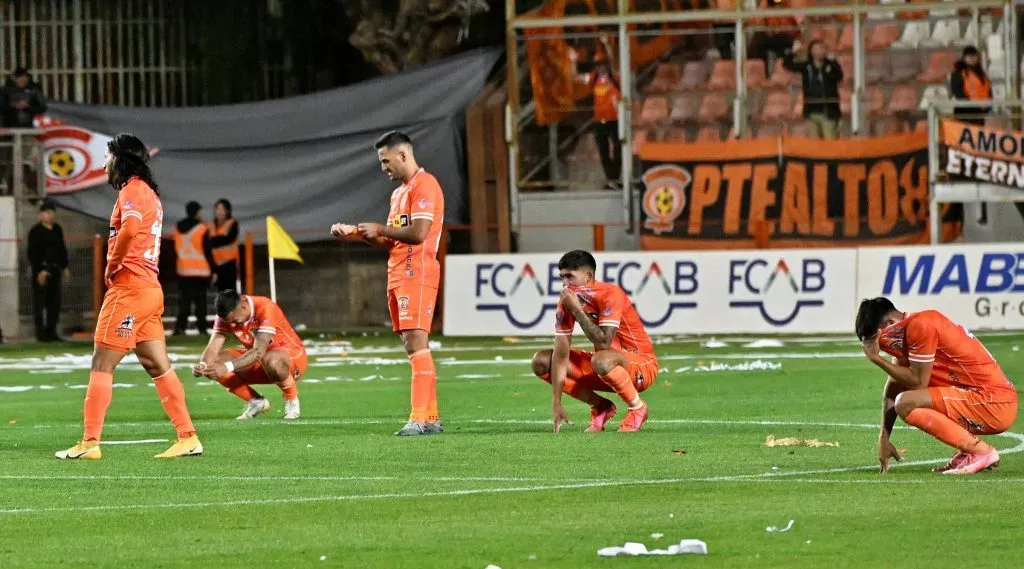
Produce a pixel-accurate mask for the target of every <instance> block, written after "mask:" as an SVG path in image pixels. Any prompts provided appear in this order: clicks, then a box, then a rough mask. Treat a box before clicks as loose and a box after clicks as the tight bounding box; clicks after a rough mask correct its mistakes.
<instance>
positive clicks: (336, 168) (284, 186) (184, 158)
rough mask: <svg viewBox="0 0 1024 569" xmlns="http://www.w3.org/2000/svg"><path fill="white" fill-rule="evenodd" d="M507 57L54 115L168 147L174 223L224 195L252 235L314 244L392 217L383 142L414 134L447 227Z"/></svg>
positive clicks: (165, 189)
mask: <svg viewBox="0 0 1024 569" xmlns="http://www.w3.org/2000/svg"><path fill="white" fill-rule="evenodd" d="M498 57H499V52H498V50H495V49H482V50H474V51H470V52H466V53H464V54H461V55H457V56H454V57H451V58H448V59H445V60H443V61H440V62H438V63H435V64H431V65H427V66H424V67H420V68H418V69H415V70H413V71H409V72H406V73H400V74H395V75H389V76H386V77H382V78H379V79H375V80H372V81H367V82H364V83H360V84H357V85H354V86H350V87H343V88H340V89H334V90H330V91H324V92H320V93H314V94H311V95H305V96H301V97H293V98H288V99H278V100H273V101H264V102H259V103H248V104H240V105H225V106H216V107H187V108H159V109H152V108H131V107H105V106H93V105H73V104H66V103H52V104H51V106H50V112H51V113H52V114H53V115H54V116H55V117H57V118H59V119H61V120H63V121H65V122H67V123H69V124H73V125H76V126H80V127H83V128H87V129H90V130H93V131H95V132H99V133H103V134H107V135H114V134H117V133H119V132H130V133H133V134H135V135H136V136H138V137H139V138H141V139H142V141H143V142H145V143H146V144H147V145H149V146H151V147H156V148H158V149H159V151H158V153H157V154H156V156H154V158H153V161H152V162H151V164H152V167H153V171H154V174H155V177H156V180H157V182H158V183H159V184H160V193H161V199H162V201H163V205H164V218H165V221H164V224H165V226H168V227H169V226H170V225H171V223H173V222H174V221H176V220H177V219H179V218H181V217H184V216H185V204H186V203H187V202H189V201H191V200H195V201H198V202H200V203H202V204H203V205H204V206H205V208H206V212H205V214H206V216H207V218H209V217H210V216H211V215H212V208H213V203H214V201H215V200H217V199H218V198H221V197H224V198H227V199H229V200H231V202H232V205H233V206H234V213H235V217H237V218H238V219H239V222H240V223H241V224H242V227H243V229H244V228H246V227H248V228H252V229H254V230H259V231H261V230H262V228H264V227H265V225H264V221H263V220H264V217H265V216H267V215H274V216H275V217H276V218H277V219H278V221H280V222H281V224H282V225H283V226H284V227H285V228H286V229H288V230H291V231H295V233H294V234H293V236H294V237H295V239H296V240H297V241H314V240H320V239H326V238H328V235H327V232H328V229H329V227H330V225H331V224H332V223H335V222H338V221H345V222H359V221H383V220H384V218H385V217H386V216H387V210H388V198H389V197H390V195H391V190H392V189H393V188H394V183H392V182H390V181H389V180H388V179H387V177H386V176H385V175H384V174H383V173H381V171H380V167H379V165H378V164H377V156H376V153H375V151H374V150H373V141H374V140H375V139H376V138H377V137H378V136H380V135H381V134H382V133H384V132H386V131H388V130H392V129H401V130H403V131H405V132H406V133H407V134H409V136H411V137H412V139H413V142H414V143H415V145H416V155H417V158H418V160H419V162H420V164H421V165H422V166H423V167H425V168H426V169H427V170H429V171H430V172H432V173H433V174H434V175H435V176H437V178H438V180H439V181H440V183H441V187H442V188H443V190H444V194H445V218H446V220H450V221H452V222H456V223H460V222H464V221H466V216H467V208H466V198H465V196H466V179H465V168H464V161H465V160H464V158H465V155H464V147H463V142H462V125H463V110H464V109H465V107H466V106H467V105H468V104H469V103H470V102H472V100H473V99H474V98H475V97H476V96H477V94H478V93H479V92H480V91H481V90H482V89H483V87H484V84H485V82H486V80H487V76H488V74H489V73H490V71H491V70H492V68H493V67H494V65H495V63H496V61H497V59H498ZM115 197H116V196H115V192H114V190H113V189H112V188H111V187H110V186H109V185H103V186H101V187H97V188H91V189H88V190H83V191H79V192H75V193H71V194H63V195H57V196H55V200H56V201H57V202H58V203H59V204H60V205H62V206H64V207H67V208H69V209H73V210H76V211H81V212H83V213H86V214H89V215H92V216H95V217H100V218H107V217H109V216H110V210H111V208H112V207H113V204H114V200H115ZM301 230H319V231H317V232H308V231H301ZM256 237H257V242H259V241H260V240H261V239H262V238H263V235H262V234H261V233H257V234H256Z"/></svg>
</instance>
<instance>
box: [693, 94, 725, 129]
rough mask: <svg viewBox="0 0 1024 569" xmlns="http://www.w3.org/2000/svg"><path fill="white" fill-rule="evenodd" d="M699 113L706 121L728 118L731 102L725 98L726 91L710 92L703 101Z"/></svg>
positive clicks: (700, 117) (699, 116) (703, 120)
mask: <svg viewBox="0 0 1024 569" xmlns="http://www.w3.org/2000/svg"><path fill="white" fill-rule="evenodd" d="M697 115H698V118H699V119H700V120H701V122H705V123H706V122H712V121H717V120H722V119H725V118H728V117H729V103H728V102H727V101H726V100H725V93H709V94H708V95H707V96H706V97H704V100H703V101H701V104H700V111H699V112H698V113H697Z"/></svg>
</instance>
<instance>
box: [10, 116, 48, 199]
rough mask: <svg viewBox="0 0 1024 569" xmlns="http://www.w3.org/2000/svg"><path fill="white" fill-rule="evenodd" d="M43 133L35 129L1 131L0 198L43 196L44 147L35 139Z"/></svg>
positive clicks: (44, 173) (36, 197)
mask: <svg viewBox="0 0 1024 569" xmlns="http://www.w3.org/2000/svg"><path fill="white" fill-rule="evenodd" d="M42 133H43V130H41V129H34V128H0V196H2V195H8V196H14V197H15V198H19V199H42V198H44V197H45V196H46V172H45V170H44V167H45V165H44V164H43V160H42V158H43V145H42V143H41V142H40V141H39V139H38V138H36V137H37V136H38V135H40V134H42ZM26 170H28V173H27V175H26Z"/></svg>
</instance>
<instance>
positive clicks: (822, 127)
mask: <svg viewBox="0 0 1024 569" xmlns="http://www.w3.org/2000/svg"><path fill="white" fill-rule="evenodd" d="M800 48H801V45H800V42H799V41H795V42H793V49H792V50H791V51H790V53H788V54H786V57H785V59H784V60H783V65H784V66H785V67H786V69H789V70H790V71H793V72H795V73H799V74H800V75H801V78H802V79H803V91H804V118H805V119H807V122H808V123H809V126H810V128H811V135H812V136H820V137H821V138H836V137H837V136H838V135H839V119H840V118H841V117H842V111H841V110H840V108H839V83H840V82H842V80H843V69H842V67H840V66H839V64H838V63H836V60H835V59H833V58H831V57H829V56H828V55H827V53H826V48H825V44H824V43H822V42H820V41H818V40H814V41H812V42H811V43H810V45H809V46H807V51H806V52H805V51H802V50H801V49H800Z"/></svg>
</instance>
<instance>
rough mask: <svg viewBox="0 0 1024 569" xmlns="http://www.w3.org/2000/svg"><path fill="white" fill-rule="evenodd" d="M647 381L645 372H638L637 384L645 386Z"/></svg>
mask: <svg viewBox="0 0 1024 569" xmlns="http://www.w3.org/2000/svg"><path fill="white" fill-rule="evenodd" d="M645 381H647V378H645V377H644V372H642V371H638V372H636V386H637V387H643V385H644V382H645Z"/></svg>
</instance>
